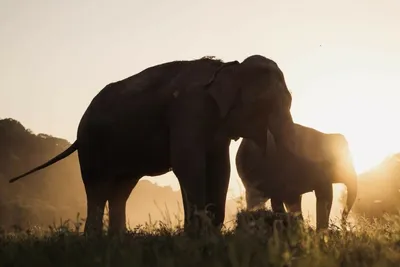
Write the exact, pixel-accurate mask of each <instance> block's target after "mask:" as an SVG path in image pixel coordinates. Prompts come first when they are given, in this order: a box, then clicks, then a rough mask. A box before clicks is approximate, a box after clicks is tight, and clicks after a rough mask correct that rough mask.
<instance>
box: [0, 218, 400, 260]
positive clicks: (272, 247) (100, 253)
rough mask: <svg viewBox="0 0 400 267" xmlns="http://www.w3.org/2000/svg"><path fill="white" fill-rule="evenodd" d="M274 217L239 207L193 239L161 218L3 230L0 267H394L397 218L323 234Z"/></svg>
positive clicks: (399, 243)
mask: <svg viewBox="0 0 400 267" xmlns="http://www.w3.org/2000/svg"><path fill="white" fill-rule="evenodd" d="M278 217H279V216H278V215H274V214H272V213H271V212H270V211H268V210H261V211H257V212H251V213H250V212H246V211H241V212H239V213H238V216H237V220H236V223H235V227H234V228H233V229H224V230H223V231H222V233H220V232H215V231H214V232H213V231H211V229H208V230H209V231H208V232H207V231H205V232H204V233H203V235H202V236H201V237H199V238H197V239H191V238H189V237H187V236H185V235H184V234H183V233H182V231H181V229H180V228H179V227H175V226H173V225H171V224H166V223H160V222H156V223H147V224H145V225H142V226H138V227H136V228H134V229H131V230H130V232H129V233H127V234H125V235H123V236H119V237H113V238H111V237H107V236H106V235H105V236H104V237H102V238H97V239H87V238H85V237H84V236H82V235H81V234H80V233H79V229H78V228H79V226H77V227H75V226H76V225H75V224H74V223H64V224H62V225H60V226H58V227H49V228H48V229H47V230H43V229H40V228H37V227H32V228H30V229H28V230H21V229H19V230H18V229H16V230H14V231H12V232H5V231H3V232H2V233H1V236H0V267H12V266H41V267H47V266H60V267H62V266H65V267H67V266H68V267H78V266H82V267H83V266H86V267H90V266H121V267H123V266H135V267H141V266H146V267H149V266H166V267H167V266H170V267H172V266H182V267H189V266H207V267H220V266H221V267H222V266H233V267H239V266H240V267H247V266H252V267H257V266H310V267H311V266H324V267H330V266H343V267H344V266H349V267H350V266H351V267H356V266H376V267H383V266H400V217H399V216H391V217H386V218H385V219H384V220H383V221H381V222H374V223H367V222H364V223H361V224H359V225H358V226H356V227H353V228H352V229H347V230H340V229H339V228H338V227H331V228H330V229H329V230H327V231H325V232H316V231H314V230H313V229H311V228H310V227H308V226H307V223H304V224H303V223H300V222H297V221H296V220H295V219H294V218H293V217H287V216H286V217H282V216H280V217H279V218H280V219H281V220H278V219H279V218H278ZM206 230H207V228H206Z"/></svg>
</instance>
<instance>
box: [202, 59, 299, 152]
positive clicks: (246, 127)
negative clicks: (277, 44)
mask: <svg viewBox="0 0 400 267" xmlns="http://www.w3.org/2000/svg"><path fill="white" fill-rule="evenodd" d="M209 92H210V94H211V96H212V97H213V98H214V100H215V102H216V103H217V106H218V108H219V111H220V116H221V118H222V119H224V120H225V124H224V127H225V132H226V133H227V134H228V135H229V136H230V137H231V138H232V139H234V140H237V139H238V138H239V137H243V138H249V139H252V140H253V141H254V142H256V143H257V144H258V145H259V146H260V147H262V148H265V144H266V141H267V138H266V137H267V129H269V130H270V131H271V133H272V134H273V136H274V138H275V139H276V141H277V143H279V144H282V145H283V146H285V147H287V148H288V149H289V150H291V151H293V152H294V154H297V155H302V151H300V150H298V149H295V148H296V147H297V146H296V144H295V143H296V138H295V136H294V135H293V133H294V131H293V125H294V123H293V119H292V115H291V113H290V108H291V103H292V96H291V94H290V92H289V90H288V88H287V86H286V82H285V78H284V75H283V73H282V71H281V70H280V68H279V67H278V65H277V64H276V63H275V62H274V61H272V60H270V59H267V58H265V57H263V56H260V55H253V56H250V57H248V58H246V59H245V60H244V61H243V62H242V63H240V64H234V65H231V66H229V67H226V68H224V69H222V70H221V71H220V73H219V74H218V75H216V77H215V80H214V81H213V83H212V85H211V86H210V87H209ZM304 155H305V156H307V155H306V154H304Z"/></svg>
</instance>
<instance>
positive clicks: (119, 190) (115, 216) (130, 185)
mask: <svg viewBox="0 0 400 267" xmlns="http://www.w3.org/2000/svg"><path fill="white" fill-rule="evenodd" d="M138 181H139V179H138V178H135V179H133V180H131V179H116V180H115V184H114V185H113V186H112V187H111V190H110V194H109V197H108V206H109V234H110V235H113V234H118V233H121V232H124V231H126V201H127V200H128V198H129V196H130V194H131V192H132V190H133V189H134V188H135V186H136V184H137V183H138Z"/></svg>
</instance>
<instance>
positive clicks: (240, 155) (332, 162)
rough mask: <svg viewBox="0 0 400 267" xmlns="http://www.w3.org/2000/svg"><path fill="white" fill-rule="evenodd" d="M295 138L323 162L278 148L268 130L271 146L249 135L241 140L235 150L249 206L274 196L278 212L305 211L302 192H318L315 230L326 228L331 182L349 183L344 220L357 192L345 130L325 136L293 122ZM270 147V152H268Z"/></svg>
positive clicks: (272, 200) (258, 204) (254, 205)
mask: <svg viewBox="0 0 400 267" xmlns="http://www.w3.org/2000/svg"><path fill="white" fill-rule="evenodd" d="M294 135H295V136H297V138H298V139H299V140H301V141H299V142H300V143H301V142H304V144H306V145H308V146H307V149H309V150H313V151H311V152H310V153H311V154H314V157H319V158H321V159H324V160H320V161H315V160H314V161H310V160H308V159H307V158H305V157H299V156H298V155H295V154H293V153H292V152H291V151H290V150H288V149H287V148H286V147H283V146H278V145H277V142H276V141H275V138H274V136H273V135H272V134H271V132H269V131H268V132H267V145H266V146H267V148H266V149H263V148H261V147H260V146H258V145H256V144H255V143H254V142H253V141H252V140H251V139H248V138H243V139H242V142H241V143H240V145H239V148H238V151H237V154H236V158H235V160H236V168H237V172H238V175H239V177H240V179H241V180H242V183H243V185H244V187H245V191H246V203H247V208H248V209H249V210H252V209H255V208H260V207H262V206H264V205H265V202H266V201H267V200H268V199H270V200H271V208H272V210H273V211H274V212H285V209H284V206H283V204H285V206H286V208H287V210H288V212H298V213H300V218H301V219H302V214H301V197H302V194H304V193H307V192H311V191H314V193H315V196H316V199H317V229H326V228H327V227H328V224H329V215H330V210H331V207H332V201H333V189H332V184H334V183H343V184H345V185H346V187H347V201H346V205H345V208H344V210H343V213H342V222H345V220H346V219H347V216H348V214H349V212H350V210H351V208H352V206H353V204H354V202H355V199H356V196H357V174H356V171H355V169H354V166H353V164H352V158H351V154H350V151H349V148H348V143H347V140H346V138H345V137H344V136H343V135H342V134H338V133H332V134H326V133H323V132H320V131H317V130H315V129H313V128H310V127H306V126H303V125H300V124H297V123H295V133H294ZM265 150H266V152H265Z"/></svg>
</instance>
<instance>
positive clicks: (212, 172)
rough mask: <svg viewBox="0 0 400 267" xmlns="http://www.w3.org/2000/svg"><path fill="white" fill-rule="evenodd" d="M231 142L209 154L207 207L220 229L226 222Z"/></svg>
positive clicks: (219, 144) (216, 145) (226, 141)
mask: <svg viewBox="0 0 400 267" xmlns="http://www.w3.org/2000/svg"><path fill="white" fill-rule="evenodd" d="M229 143H230V140H224V141H222V142H221V143H218V144H215V145H214V146H213V149H212V151H210V152H208V153H207V180H206V192H207V193H206V205H210V206H207V210H208V211H209V212H210V213H211V214H212V217H213V220H212V222H213V225H214V226H216V227H218V228H219V229H220V228H221V227H222V225H223V223H224V220H225V204H226V195H227V192H228V186H229V178H230V174H231V166H230V160H229Z"/></svg>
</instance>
